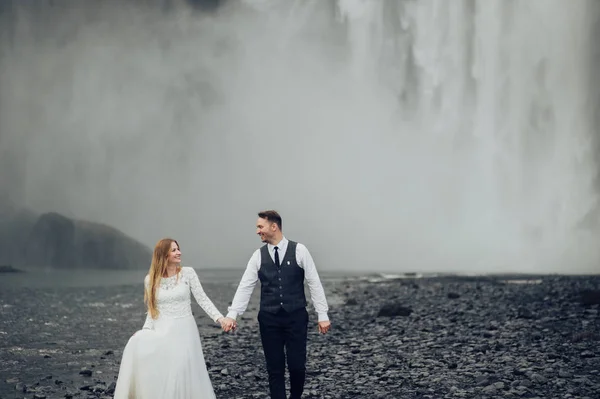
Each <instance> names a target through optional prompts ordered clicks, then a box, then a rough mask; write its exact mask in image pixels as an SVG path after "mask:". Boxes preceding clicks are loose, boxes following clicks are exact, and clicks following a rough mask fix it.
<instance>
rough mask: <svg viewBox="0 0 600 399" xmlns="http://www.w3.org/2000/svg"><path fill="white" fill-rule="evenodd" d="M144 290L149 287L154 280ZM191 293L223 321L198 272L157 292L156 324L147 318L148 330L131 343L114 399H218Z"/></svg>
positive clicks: (185, 271)
mask: <svg viewBox="0 0 600 399" xmlns="http://www.w3.org/2000/svg"><path fill="white" fill-rule="evenodd" d="M144 284H145V286H146V287H147V286H148V284H149V278H148V276H146V278H145V280H144ZM190 292H191V293H192V294H193V295H194V298H195V299H196V301H197V302H198V304H199V305H200V306H201V307H202V309H203V310H204V311H205V312H206V313H207V314H208V315H209V316H210V317H211V319H213V320H214V321H215V322H216V320H217V319H218V318H219V317H223V316H222V314H221V313H220V312H219V311H218V310H217V308H216V307H215V305H213V303H212V302H211V300H210V299H209V298H208V297H207V296H206V294H205V293H204V290H203V289H202V285H201V284H200V280H199V279H198V275H197V274H196V271H195V270H194V269H192V268H191V267H183V268H181V271H180V272H179V274H178V275H175V276H172V277H169V278H163V279H161V282H160V287H159V288H158V289H157V308H158V311H159V316H158V318H157V319H156V320H154V319H152V318H151V317H150V314H148V315H147V316H146V322H145V323H144V326H143V328H142V330H139V331H137V332H136V333H135V334H134V335H133V336H132V337H131V338H130V339H129V342H127V345H126V346H125V349H124V351H123V358H122V360H121V366H120V369H119V376H118V379H117V385H116V387H115V395H114V399H214V398H216V397H215V393H214V391H213V387H212V384H211V382H210V378H209V375H208V370H207V369H206V363H205V361H204V354H203V352H202V344H201V342H200V334H199V332H198V327H197V326H196V322H195V321H194V317H193V316H192V308H191V301H190Z"/></svg>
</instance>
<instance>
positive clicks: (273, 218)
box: [258, 210, 282, 230]
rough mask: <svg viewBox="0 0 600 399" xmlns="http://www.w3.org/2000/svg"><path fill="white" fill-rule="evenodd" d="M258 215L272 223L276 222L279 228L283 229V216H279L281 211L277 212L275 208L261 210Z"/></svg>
mask: <svg viewBox="0 0 600 399" xmlns="http://www.w3.org/2000/svg"><path fill="white" fill-rule="evenodd" d="M258 217H259V218H262V219H265V220H268V221H269V222H271V223H275V224H276V225H277V227H279V230H281V223H282V221H281V216H279V213H277V211H274V210H268V211H261V212H258Z"/></svg>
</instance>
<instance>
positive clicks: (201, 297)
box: [185, 267, 223, 322]
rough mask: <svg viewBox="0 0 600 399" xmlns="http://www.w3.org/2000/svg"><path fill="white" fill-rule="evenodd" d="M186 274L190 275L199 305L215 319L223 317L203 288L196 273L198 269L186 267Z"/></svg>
mask: <svg viewBox="0 0 600 399" xmlns="http://www.w3.org/2000/svg"><path fill="white" fill-rule="evenodd" d="M185 269H187V270H186V274H187V277H188V282H189V284H190V290H191V291H192V294H193V295H194V298H195V299H196V302H198V305H200V307H201V308H202V310H204V311H205V312H206V314H208V315H209V316H210V318H211V319H213V321H215V322H216V321H217V320H218V319H219V318H221V317H223V315H222V314H221V312H219V310H218V309H217V308H216V306H215V305H214V304H213V303H212V301H211V300H210V299H209V298H208V296H207V295H206V293H205V292H204V289H203V288H202V284H200V279H199V278H198V275H197V274H196V271H195V270H194V269H192V268H191V267H186V268H185Z"/></svg>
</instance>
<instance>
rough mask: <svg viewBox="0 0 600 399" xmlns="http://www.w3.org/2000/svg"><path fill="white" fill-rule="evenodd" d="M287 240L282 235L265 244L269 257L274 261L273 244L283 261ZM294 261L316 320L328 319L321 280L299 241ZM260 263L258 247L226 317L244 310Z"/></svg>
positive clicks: (313, 263)
mask: <svg viewBox="0 0 600 399" xmlns="http://www.w3.org/2000/svg"><path fill="white" fill-rule="evenodd" d="M288 242H289V241H288V240H287V238H285V237H283V238H282V239H281V241H280V242H279V243H278V244H276V245H272V244H267V249H268V251H269V255H271V259H273V261H275V246H277V247H278V250H277V251H278V252H279V259H280V261H281V262H283V258H284V256H285V253H286V251H287V246H288ZM296 262H298V266H300V267H301V268H303V269H304V279H305V280H306V282H307V283H308V289H309V291H310V297H311V299H312V302H313V305H314V306H315V310H316V311H317V316H318V320H319V321H327V320H329V317H328V316H327V312H328V311H329V308H328V306H327V299H326V298H325V291H324V290H323V286H322V285H321V280H320V279H319V273H317V267H316V266H315V262H314V261H313V258H312V256H310V253H309V252H308V249H307V248H306V247H305V246H304V245H303V244H300V243H298V245H296ZM260 264H261V259H260V248H259V249H257V250H256V251H254V253H253V254H252V257H251V258H250V260H249V261H248V266H246V271H245V272H244V275H243V276H242V280H241V281H240V284H239V285H238V289H237V291H236V292H235V296H234V297H233V301H232V302H231V306H230V307H228V308H227V310H228V312H229V313H227V317H231V318H232V319H235V318H237V316H238V315H241V314H242V313H244V312H245V311H246V308H247V307H248V302H250V297H251V296H252V291H254V286H256V283H257V282H258V280H259V279H258V271H259V270H260Z"/></svg>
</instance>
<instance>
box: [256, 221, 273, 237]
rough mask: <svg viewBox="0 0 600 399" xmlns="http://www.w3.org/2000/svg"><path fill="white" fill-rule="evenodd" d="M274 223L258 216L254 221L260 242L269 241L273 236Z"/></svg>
mask: <svg viewBox="0 0 600 399" xmlns="http://www.w3.org/2000/svg"><path fill="white" fill-rule="evenodd" d="M275 227H276V226H275V225H274V223H271V222H269V221H268V220H266V219H263V218H258V220H257V222H256V234H258V235H259V236H260V240H261V241H262V242H271V238H273V237H274V236H275Z"/></svg>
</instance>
